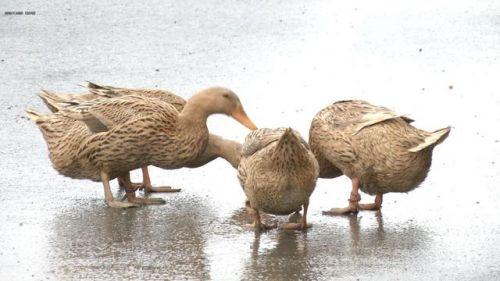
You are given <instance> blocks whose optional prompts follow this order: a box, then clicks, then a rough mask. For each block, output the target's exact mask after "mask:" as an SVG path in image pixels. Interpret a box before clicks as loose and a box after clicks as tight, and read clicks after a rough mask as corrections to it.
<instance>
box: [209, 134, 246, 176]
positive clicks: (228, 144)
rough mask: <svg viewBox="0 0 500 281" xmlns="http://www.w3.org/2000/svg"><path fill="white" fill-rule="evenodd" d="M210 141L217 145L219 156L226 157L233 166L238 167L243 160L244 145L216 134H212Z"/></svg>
mask: <svg viewBox="0 0 500 281" xmlns="http://www.w3.org/2000/svg"><path fill="white" fill-rule="evenodd" d="M210 142H212V143H213V144H214V146H215V149H216V151H217V154H218V156H219V157H222V158H224V160H226V161H227V162H229V164H231V166H233V168H235V169H236V168H238V165H239V164H240V160H241V148H242V145H241V144H240V143H238V142H235V141H232V140H226V139H223V138H221V137H219V136H216V135H210Z"/></svg>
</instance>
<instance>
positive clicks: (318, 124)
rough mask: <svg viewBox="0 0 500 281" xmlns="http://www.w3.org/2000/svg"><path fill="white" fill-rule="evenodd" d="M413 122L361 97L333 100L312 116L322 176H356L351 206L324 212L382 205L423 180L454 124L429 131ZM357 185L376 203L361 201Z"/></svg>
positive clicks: (314, 148)
mask: <svg viewBox="0 0 500 281" xmlns="http://www.w3.org/2000/svg"><path fill="white" fill-rule="evenodd" d="M412 121H413V120H411V119H410V118H408V117H406V116H403V115H399V114H397V113H395V112H393V111H392V110H390V109H387V108H385V107H381V106H375V105H372V104H370V103H368V102H366V101H362V100H346V101H339V102H335V103H333V104H332V105H330V106H328V107H326V108H324V109H323V110H321V111H320V112H319V113H318V114H317V115H316V116H315V117H314V119H313V121H312V124H311V128H310V131H309V144H310V146H311V150H312V151H313V153H314V155H315V156H316V159H317V160H318V163H319V166H320V177H322V178H334V177H338V176H340V175H342V174H344V175H346V176H347V177H349V178H350V179H351V181H352V190H351V195H350V198H349V200H348V201H349V205H348V206H347V207H345V208H333V209H331V210H329V211H325V212H323V213H324V214H330V215H340V214H346V213H356V212H358V211H359V210H379V209H380V208H381V207H382V199H383V195H384V194H386V193H390V192H409V191H411V190H413V189H415V188H416V187H417V186H419V185H420V184H421V183H422V182H423V181H424V179H425V178H426V176H427V174H428V172H429V168H430V166H431V161H432V152H433V149H434V148H435V147H436V145H438V144H440V143H441V142H443V141H444V140H445V139H446V138H447V137H448V135H449V133H450V127H447V128H443V129H440V130H437V131H434V132H432V133H429V132H426V131H423V130H420V129H417V128H415V127H413V126H412V125H410V123H411V122H412ZM359 190H361V191H363V192H366V193H368V194H370V195H375V202H374V203H371V204H359V201H360V200H361V196H360V195H359Z"/></svg>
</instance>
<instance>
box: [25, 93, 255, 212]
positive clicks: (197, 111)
mask: <svg viewBox="0 0 500 281" xmlns="http://www.w3.org/2000/svg"><path fill="white" fill-rule="evenodd" d="M137 107H138V108H142V109H144V111H147V110H149V111H150V112H149V113H147V114H139V115H137V117H136V118H133V119H132V120H130V121H128V122H125V123H123V124H119V125H116V126H113V125H112V124H113V122H112V120H111V118H110V117H109V116H111V115H113V114H112V113H110V112H113V111H118V112H120V111H126V110H129V109H130V108H137ZM216 113H223V114H227V115H230V116H232V117H233V118H234V119H236V120H237V121H239V122H240V123H242V124H243V125H245V126H246V127H248V128H250V129H252V130H253V129H256V127H255V125H254V124H253V123H252V122H251V121H250V119H249V118H248V117H247V115H246V113H245V111H244V110H243V106H242V105H241V102H240V100H239V98H238V97H237V96H236V95H235V94H234V93H233V92H232V91H230V90H228V89H225V88H217V87H214V88H209V89H206V90H204V91H201V92H200V93H198V94H196V95H194V96H193V97H192V98H191V99H189V101H188V102H187V103H186V106H185V107H184V109H183V110H182V112H180V113H179V112H178V111H177V110H176V109H175V107H173V106H172V105H170V104H167V103H159V102H158V101H157V100H154V99H149V98H143V97H121V98H111V99H106V100H103V101H99V102H97V103H94V105H92V106H90V107H83V109H81V110H80V109H75V110H72V111H71V112H61V113H56V114H51V115H41V114H38V113H36V112H34V111H31V110H29V111H28V115H29V116H30V118H32V119H33V120H34V121H35V122H36V124H37V125H38V127H39V128H40V130H41V131H42V133H43V135H44V138H45V140H46V141H47V144H48V146H49V155H50V158H51V160H52V163H53V165H54V168H55V169H56V170H57V171H59V172H60V173H61V174H63V175H65V176H68V177H71V178H77V179H91V180H94V181H102V182H103V185H104V191H105V197H106V202H107V203H108V205H110V206H112V207H130V206H135V204H132V203H130V202H120V201H117V200H115V199H114V198H113V195H112V193H111V191H110V187H109V180H110V179H113V178H116V177H123V178H125V179H126V178H127V175H128V173H129V171H131V170H133V169H137V168H139V167H145V166H148V165H154V166H157V167H160V168H163V169H176V168H181V167H183V166H185V165H190V164H192V163H193V161H195V162H196V159H197V158H198V157H199V156H200V155H202V153H203V152H204V151H205V149H206V146H207V143H208V139H209V133H208V129H207V126H206V120H207V118H208V116H210V115H212V114H216ZM60 116H65V117H71V118H76V119H79V120H83V121H84V122H85V123H86V124H87V128H85V129H86V130H88V131H90V132H91V133H92V134H91V135H90V136H86V137H83V136H84V135H85V134H87V133H88V131H86V132H85V131H84V132H80V131H78V132H68V126H66V125H67V124H64V125H62V126H59V125H60V124H61V121H60V120H58V119H57V118H56V117H60ZM54 119H56V120H54ZM107 125H109V126H111V127H112V128H111V129H109V130H108V129H107ZM89 128H91V129H89ZM99 128H106V130H104V131H103V132H96V130H97V129H99ZM82 137H83V138H82ZM68 139H71V140H72V142H68V141H67V140H68Z"/></svg>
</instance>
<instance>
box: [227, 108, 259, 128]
mask: <svg viewBox="0 0 500 281" xmlns="http://www.w3.org/2000/svg"><path fill="white" fill-rule="evenodd" d="M231 116H232V117H233V118H234V119H236V121H238V122H240V123H241V124H242V125H243V126H245V127H247V128H248V129H250V130H252V131H253V130H257V126H255V124H254V123H253V122H252V120H250V118H248V116H247V114H246V113H245V110H243V107H242V106H241V105H238V106H237V107H236V109H235V110H234V111H233V113H231Z"/></svg>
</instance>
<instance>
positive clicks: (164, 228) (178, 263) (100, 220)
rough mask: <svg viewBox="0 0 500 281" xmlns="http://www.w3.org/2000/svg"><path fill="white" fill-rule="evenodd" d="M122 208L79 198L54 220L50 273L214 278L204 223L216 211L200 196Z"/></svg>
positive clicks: (95, 276) (60, 276)
mask: <svg viewBox="0 0 500 281" xmlns="http://www.w3.org/2000/svg"><path fill="white" fill-rule="evenodd" d="M172 198H174V197H169V198H168V199H167V201H168V203H167V205H164V206H148V207H141V208H132V209H127V210H117V209H112V208H108V207H106V205H105V204H104V203H103V202H101V201H100V200H98V201H94V202H90V203H88V199H87V201H86V202H87V203H84V202H75V204H74V206H75V207H72V208H69V209H68V210H64V211H62V212H61V213H60V214H59V215H57V216H56V217H55V219H54V221H53V223H52V228H51V230H50V235H49V236H50V238H49V248H50V251H49V259H50V261H51V262H50V264H51V265H52V268H50V273H51V274H53V275H55V277H56V279H73V278H76V277H77V278H78V279H80V278H86V279H87V278H88V279H107V278H112V279H132V280H134V279H144V278H165V277H172V276H176V277H178V278H181V279H208V278H209V272H208V270H207V268H208V264H207V261H206V257H205V254H204V248H205V244H206V237H205V235H204V234H205V232H204V229H203V227H202V226H203V225H204V224H206V222H207V220H210V219H211V218H212V217H213V215H212V214H211V213H210V212H209V211H208V212H207V210H210V209H209V208H208V207H207V205H206V204H205V203H204V202H203V201H202V200H200V199H197V198H194V197H181V196H178V197H175V200H172Z"/></svg>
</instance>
